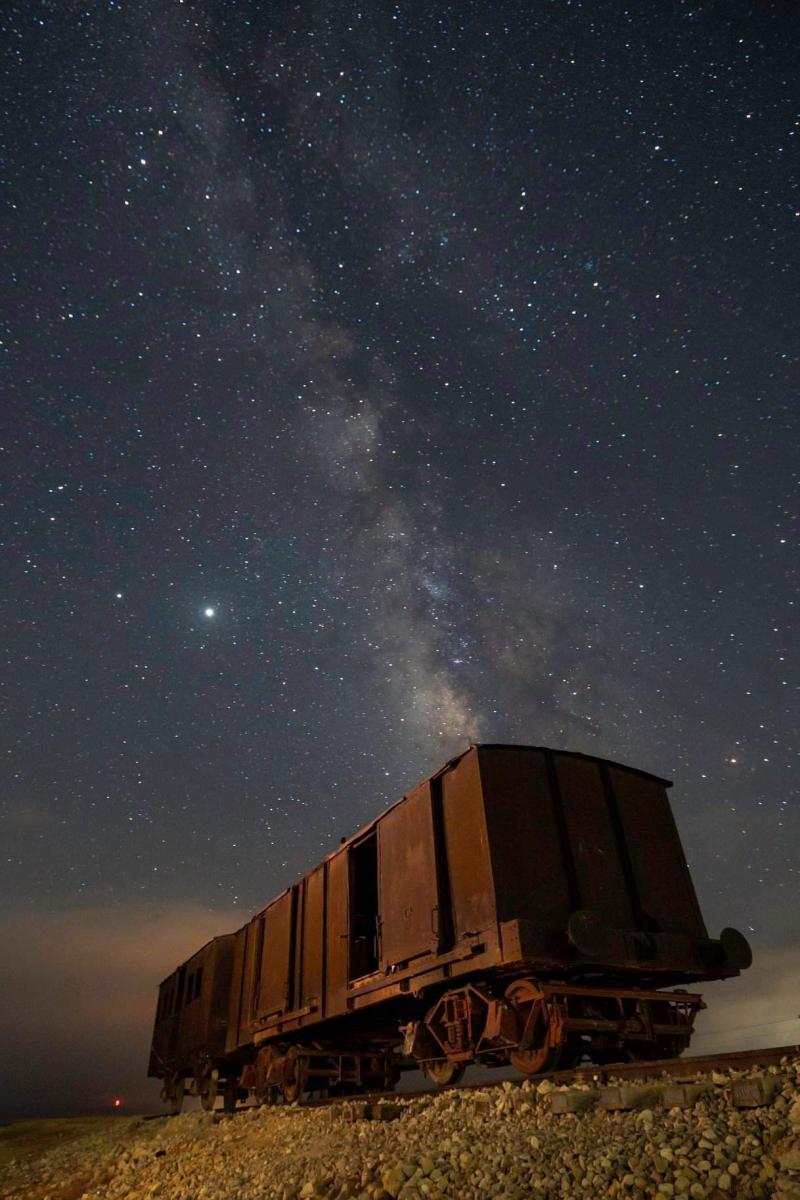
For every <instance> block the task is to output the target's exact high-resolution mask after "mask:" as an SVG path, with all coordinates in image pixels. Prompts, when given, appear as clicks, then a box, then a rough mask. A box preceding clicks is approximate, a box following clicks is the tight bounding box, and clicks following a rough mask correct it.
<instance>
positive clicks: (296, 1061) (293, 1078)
mask: <svg viewBox="0 0 800 1200" xmlns="http://www.w3.org/2000/svg"><path fill="white" fill-rule="evenodd" d="M305 1089H306V1071H305V1063H304V1061H303V1058H302V1056H301V1055H300V1053H299V1051H298V1049H297V1047H296V1046H290V1047H289V1049H288V1050H287V1052H286V1060H285V1064H284V1068H283V1089H282V1090H283V1098H284V1100H285V1101H286V1103H287V1104H294V1103H295V1102H296V1101H298V1100H299V1099H300V1097H301V1096H302V1095H303V1092H304V1091H305Z"/></svg>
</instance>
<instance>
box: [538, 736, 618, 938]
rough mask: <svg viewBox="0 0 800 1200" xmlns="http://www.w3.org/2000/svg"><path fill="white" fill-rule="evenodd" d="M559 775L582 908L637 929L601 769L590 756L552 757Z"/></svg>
mask: <svg viewBox="0 0 800 1200" xmlns="http://www.w3.org/2000/svg"><path fill="white" fill-rule="evenodd" d="M554 759H555V764H556V778H557V781H558V790H559V793H560V799H561V804H562V807H563V811H564V817H565V820H566V826H567V831H568V835H569V845H570V850H571V853H572V861H573V863H574V866H575V873H576V876H577V888H578V898H579V903H578V907H579V908H581V909H589V910H591V911H592V912H594V913H597V914H598V916H599V917H600V918H601V919H602V920H603V921H605V922H606V923H607V924H608V925H610V926H613V927H615V928H617V929H635V928H636V922H635V918H634V911H633V905H632V903H631V897H630V895H629V894H628V891H627V888H626V886H625V869H624V866H623V861H622V859H621V856H620V851H619V847H618V846H617V843H616V839H615V836H614V830H613V828H612V825H611V823H610V821H609V811H608V801H607V799H606V795H605V790H604V788H603V781H602V778H601V775H600V769H599V766H598V764H597V763H596V762H592V761H591V760H589V759H583V758H577V757H571V756H569V755H566V754H556V755H554Z"/></svg>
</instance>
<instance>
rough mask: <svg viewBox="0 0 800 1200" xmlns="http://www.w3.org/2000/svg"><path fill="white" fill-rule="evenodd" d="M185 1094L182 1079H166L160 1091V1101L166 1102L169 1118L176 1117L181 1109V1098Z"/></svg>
mask: <svg viewBox="0 0 800 1200" xmlns="http://www.w3.org/2000/svg"><path fill="white" fill-rule="evenodd" d="M185 1094H186V1088H185V1086H184V1082H183V1080H182V1079H168V1080H167V1081H166V1082H165V1084H164V1086H163V1088H162V1089H161V1099H162V1100H164V1101H166V1104H167V1109H168V1111H169V1115H170V1116H171V1117H177V1115H178V1113H179V1112H180V1111H181V1109H182V1108H183V1097H184V1096H185Z"/></svg>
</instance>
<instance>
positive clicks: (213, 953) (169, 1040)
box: [148, 934, 235, 1079]
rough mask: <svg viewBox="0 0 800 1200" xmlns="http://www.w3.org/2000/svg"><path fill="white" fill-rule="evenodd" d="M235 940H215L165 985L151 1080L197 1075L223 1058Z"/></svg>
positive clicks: (229, 936)
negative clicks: (209, 1064)
mask: <svg viewBox="0 0 800 1200" xmlns="http://www.w3.org/2000/svg"><path fill="white" fill-rule="evenodd" d="M234 941H235V937H234V935H233V934H225V935H223V936H222V937H218V938H214V940H213V941H211V942H209V943H208V944H207V945H205V946H203V947H202V948H201V949H200V950H198V951H197V953H196V954H194V955H193V956H192V957H191V958H190V959H188V960H187V961H186V962H185V963H182V964H181V966H180V967H179V968H178V969H177V970H176V971H175V972H174V973H173V974H172V975H171V976H170V977H169V978H168V979H166V980H164V982H163V983H162V984H161V987H160V989H159V1005H158V1008H157V1010H156V1020H155V1025H154V1028H153V1041H152V1048H151V1053H150V1069H149V1072H148V1073H149V1074H150V1075H155V1076H156V1077H158V1078H160V1079H170V1078H173V1077H178V1076H183V1075H190V1074H191V1075H193V1076H194V1075H195V1074H198V1073H200V1072H201V1070H202V1068H203V1067H204V1066H205V1064H207V1063H217V1062H218V1061H221V1060H222V1058H223V1057H224V1055H225V1041H226V1032H227V1026H228V1010H229V1003H230V992H231V970H232V966H233V954H234Z"/></svg>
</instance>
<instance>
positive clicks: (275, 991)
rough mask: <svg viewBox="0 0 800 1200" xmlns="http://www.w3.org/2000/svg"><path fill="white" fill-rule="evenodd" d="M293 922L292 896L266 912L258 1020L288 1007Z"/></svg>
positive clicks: (283, 898)
mask: <svg viewBox="0 0 800 1200" xmlns="http://www.w3.org/2000/svg"><path fill="white" fill-rule="evenodd" d="M291 921H292V894H291V892H284V894H283V895H282V896H279V897H278V899H277V900H276V901H275V902H274V903H273V904H271V905H270V906H269V908H268V909H267V911H266V912H265V913H264V932H263V951H262V957H261V972H260V983H259V989H258V1007H257V1010H256V1014H255V1015H256V1017H257V1018H259V1017H266V1016H269V1015H270V1013H277V1012H283V1011H284V1010H285V1009H286V1008H288V1007H289V1002H290V1001H289V980H290V969H291V964H290V952H291V937H292V929H291Z"/></svg>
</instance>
